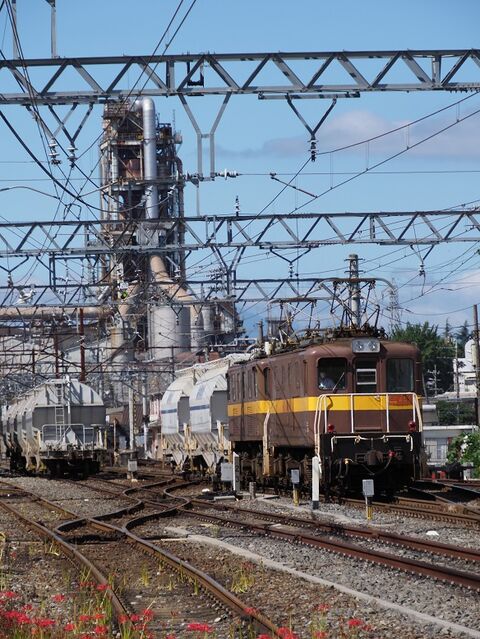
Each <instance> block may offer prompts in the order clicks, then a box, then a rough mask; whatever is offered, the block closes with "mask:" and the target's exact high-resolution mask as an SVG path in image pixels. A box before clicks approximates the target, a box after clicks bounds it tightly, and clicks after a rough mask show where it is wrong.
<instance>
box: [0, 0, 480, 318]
mask: <svg viewBox="0 0 480 639" xmlns="http://www.w3.org/2000/svg"><path fill="white" fill-rule="evenodd" d="M184 4H185V7H187V6H188V5H189V4H190V2H189V1H186V2H185V3H184ZM57 5H58V9H57V11H58V13H57V19H58V54H59V55H60V56H85V55H121V54H145V55H149V54H150V53H152V52H153V50H154V48H155V46H156V44H157V42H158V40H159V38H160V35H161V33H162V32H163V30H164V28H165V26H166V24H167V22H168V20H169V19H170V16H171V15H172V13H173V11H174V10H175V8H176V6H177V2H176V1H170V0H164V1H160V0H157V1H153V0H138V1H137V2H135V3H132V2H126V1H125V0H116V1H113V0H104V1H103V2H98V0H97V1H95V2H93V0H82V2H75V3H74V2H71V1H68V0H57ZM17 6H18V21H19V31H20V37H21V41H22V46H23V50H24V54H25V56H26V57H44V56H48V55H49V7H48V4H47V2H45V1H44V0H18V2H17ZM479 18H480V4H479V3H478V2H477V1H475V0H464V1H459V2H451V1H447V0H436V1H434V0H423V1H421V2H418V0H417V1H413V0H410V1H409V0H407V1H403V2H401V3H398V2H396V3H393V2H384V1H383V2H380V1H373V0H364V1H362V2H358V1H356V2H354V1H351V0H344V2H342V3H333V2H328V3H327V2H321V1H319V0H317V1H304V2H297V3H292V2H290V1H287V0H277V1H273V0H272V1H271V0H262V1H256V2H253V1H251V0H244V1H243V2H241V3H239V2H229V1H225V0H223V1H220V0H197V2H196V4H195V6H194V8H193V10H192V12H191V14H190V15H189V17H188V18H187V20H186V22H185V24H184V25H183V27H182V28H181V30H180V31H179V33H178V35H177V36H176V38H175V40H174V42H173V44H172V45H171V47H170V49H169V52H170V53H185V52H192V53H198V52H203V51H212V52H247V51H254V52H255V51H315V50H316V51H327V50H379V49H405V48H410V49H417V48H418V49H430V48H438V49H444V48H470V47H477V46H478V24H479ZM175 24H176V23H175ZM173 28H175V27H173ZM0 33H1V34H3V39H2V49H3V51H4V54H5V56H6V57H7V58H8V57H10V56H11V38H10V35H9V32H8V28H7V25H6V13H5V11H2V12H1V13H0ZM172 33H173V29H172V30H171V32H170V34H169V37H171V35H172ZM167 39H168V38H167ZM477 72H479V73H480V70H478V69H477ZM465 73H466V74H469V73H470V74H471V75H470V77H471V76H472V75H473V70H471V69H470V68H467V69H466V70H465ZM2 79H3V80H4V81H5V82H6V79H5V76H2V75H0V86H1V83H2ZM32 79H33V76H32ZM35 79H36V78H35ZM4 90H5V87H4ZM462 97H466V96H465V95H458V94H446V93H440V92H439V93H431V92H430V93H429V92H424V93H412V94H393V93H385V94H380V93H374V94H370V95H362V97H361V98H359V99H351V100H341V101H339V103H338V104H337V106H336V107H335V109H334V111H333V112H332V114H331V115H330V117H329V119H328V120H327V122H326V123H325V125H324V127H323V128H322V130H321V131H320V133H319V142H318V149H319V150H320V151H332V150H334V149H336V148H338V147H340V146H343V145H344V144H350V143H352V142H360V141H362V140H368V139H369V138H371V137H373V136H375V135H378V134H379V133H382V132H386V131H389V130H391V129H393V128H396V127H398V126H401V125H405V124H407V123H409V122H412V121H414V120H416V119H417V118H419V117H422V116H425V115H427V114H430V113H432V112H434V111H435V110H437V109H439V108H441V107H445V106H448V105H452V104H453V103H454V102H457V101H458V100H459V99H461V98H462ZM219 102H220V100H219V99H218V98H197V99H196V100H194V101H192V108H193V109H194V112H195V114H196V115H197V116H198V119H199V121H200V122H201V124H202V126H203V128H208V127H209V125H210V124H211V123H212V122H213V119H214V115H215V109H216V108H218V105H219ZM298 106H299V109H301V111H302V113H304V115H305V117H306V119H307V120H308V121H310V122H312V123H313V122H315V121H316V120H318V118H319V117H320V115H321V112H322V110H323V109H324V108H325V106H326V105H325V103H324V101H320V100H306V101H302V102H301V104H299V105H298ZM157 108H158V110H159V112H160V114H161V118H162V119H164V120H166V121H169V120H171V119H172V118H173V117H174V118H175V121H176V125H177V128H178V129H180V130H181V132H182V134H183V138H184V142H183V144H182V147H181V149H180V155H181V157H182V159H183V161H184V166H185V170H186V171H189V172H194V171H195V170H196V151H195V140H194V135H193V130H192V128H191V125H190V123H189V122H188V120H187V118H186V116H185V114H184V112H183V111H182V107H181V105H180V103H179V102H178V101H177V100H172V99H169V100H157ZM478 109H480V96H473V97H471V99H469V100H467V101H466V102H464V103H463V104H462V105H461V106H459V107H454V108H451V109H449V110H446V111H444V112H443V113H441V114H439V115H438V116H435V117H432V118H429V119H428V120H426V121H425V122H423V123H422V124H421V125H417V126H411V127H409V128H408V131H407V130H405V129H404V130H403V131H402V133H399V134H396V135H390V136H386V137H385V138H382V140H381V141H379V142H376V143H371V144H369V145H366V144H363V145H359V146H358V147H356V148H355V149H354V150H352V151H346V152H339V153H334V154H332V153H327V154H326V155H323V156H320V157H319V158H318V159H317V162H315V164H309V165H308V167H307V168H306V169H305V171H304V172H302V174H301V175H300V176H299V177H298V179H297V182H296V184H297V185H298V186H299V187H300V188H303V189H306V190H307V191H309V192H312V193H316V194H318V193H322V192H323V191H325V190H327V191H329V187H330V186H332V185H337V184H338V183H339V182H340V181H341V180H343V179H345V175H344V174H346V173H350V172H361V171H363V169H364V168H365V166H366V164H367V162H368V163H369V164H370V165H371V164H373V163H375V162H377V161H381V160H383V159H385V158H387V157H389V156H390V155H393V154H394V153H397V152H399V151H400V150H402V148H404V147H405V145H406V143H407V141H408V143H409V144H411V143H412V141H415V140H419V139H421V138H422V137H424V136H425V135H427V134H430V133H432V132H435V131H438V130H439V129H441V128H443V127H444V126H446V125H448V124H450V123H451V122H453V121H455V120H456V119H458V118H461V117H464V116H465V115H466V114H468V113H473V112H475V111H476V110H478ZM4 112H5V114H6V115H7V116H8V117H9V118H10V119H11V121H12V122H13V123H14V124H15V126H16V127H17V129H18V130H19V131H21V133H22V135H23V137H24V138H25V139H28V140H29V144H30V145H31V148H32V149H33V150H34V151H35V152H36V153H38V155H40V156H41V154H42V153H43V151H42V147H41V145H40V137H39V134H38V131H37V129H36V127H35V125H34V123H33V121H32V119H31V117H30V116H29V115H28V114H26V113H25V112H24V111H22V110H21V109H19V108H17V107H5V108H4ZM100 115H101V108H100V107H96V110H95V114H94V116H93V117H92V118H91V119H90V121H89V122H88V125H87V126H86V127H85V130H84V132H82V135H81V138H80V139H79V150H80V151H82V150H84V149H86V148H87V147H88V146H89V145H90V144H91V143H92V142H93V141H94V140H95V138H96V137H97V136H98V135H99V133H100ZM0 129H1V139H2V145H1V149H2V151H1V152H0V161H1V162H2V163H1V164H0V174H1V178H0V179H2V181H3V182H2V184H0V187H2V186H4V185H5V187H7V186H11V185H14V184H23V185H27V186H34V187H35V188H39V189H41V190H44V191H46V192H49V193H53V192H54V191H53V189H52V186H51V185H50V184H49V182H48V181H43V180H44V178H45V176H44V175H42V173H41V172H40V171H39V169H38V168H37V167H36V166H35V165H34V164H32V163H31V162H25V161H26V160H28V158H27V156H26V154H25V152H24V151H23V150H22V149H21V148H20V147H19V145H18V143H16V142H15V141H14V140H13V138H12V136H11V134H10V133H9V132H8V131H6V129H5V127H4V125H3V124H2V125H1V127H0ZM479 130H480V116H479V115H473V116H472V117H470V118H469V119H468V120H466V121H465V122H463V123H459V124H457V125H455V126H454V127H453V128H451V129H450V130H449V131H448V132H447V133H445V134H442V135H438V136H436V137H435V138H434V139H433V140H432V141H431V142H429V143H428V144H422V145H420V146H419V147H417V148H416V149H415V150H412V151H410V152H408V153H405V154H403V155H401V156H400V157H399V158H397V159H396V160H392V161H390V162H387V163H386V164H385V165H383V166H382V169H383V171H384V172H382V173H377V174H368V175H366V176H361V177H358V178H357V179H354V180H353V181H352V182H350V183H349V184H348V185H345V186H341V187H338V188H335V189H333V190H331V191H329V192H327V193H326V194H325V195H324V196H322V197H321V198H319V199H318V200H317V201H316V202H315V203H314V204H312V205H311V206H310V207H308V208H307V209H304V210H311V211H339V212H340V211H376V210H422V209H436V208H440V209H443V208H447V207H451V206H454V205H457V204H460V203H464V202H471V201H474V200H478V199H480V187H478V175H479V173H478V172H480V166H479V159H480V157H479V156H480V151H479V149H480V134H479ZM307 155H308V134H307V132H306V131H305V130H304V128H303V126H302V125H301V124H300V122H299V121H298V120H297V119H296V118H295V116H294V114H293V113H292V112H291V111H290V109H289V107H288V105H287V104H286V103H284V102H281V101H259V100H257V99H256V98H255V97H253V96H250V97H243V96H242V97H238V98H235V97H234V98H232V100H231V101H230V104H229V106H228V107H227V110H226V112H225V115H224V117H223V119H222V122H221V124H220V126H219V129H218V132H217V169H223V168H228V169H231V170H236V171H238V172H239V173H241V174H242V175H241V176H240V177H238V178H237V179H236V180H231V181H224V180H216V181H215V182H213V183H205V184H203V185H202V188H201V208H202V212H203V213H228V212H231V211H233V208H234V202H235V197H236V196H237V195H238V197H239V199H240V205H241V209H242V211H244V212H252V213H257V212H258V211H260V210H261V209H262V208H263V207H264V206H265V204H267V203H268V202H269V201H270V200H271V199H272V197H273V196H275V195H276V194H277V193H278V191H279V189H280V185H279V184H278V183H275V182H273V181H272V180H271V179H270V177H269V173H270V172H272V171H274V172H277V173H279V174H280V173H285V174H287V175H286V176H285V178H286V179H288V174H293V173H295V172H296V171H297V170H298V169H299V167H300V166H301V165H302V164H303V163H304V161H305V159H306V158H307ZM97 157H98V152H97V149H96V146H95V145H94V146H93V147H92V148H91V149H90V150H89V151H87V152H86V153H85V155H84V156H83V157H82V159H81V161H80V165H81V167H82V169H83V170H85V171H89V170H91V169H92V167H93V166H94V164H95V162H96V160H97ZM12 160H13V161H15V162H19V164H8V163H5V162H11V161H12ZM63 169H64V170H67V169H68V165H67V164H64V165H63ZM252 174H256V175H252ZM74 177H80V175H74ZM30 180H35V182H32V181H30ZM76 183H78V184H79V185H80V184H82V182H81V181H78V182H76ZM86 190H89V189H88V188H87V189H86ZM91 201H92V203H96V204H98V202H96V200H95V198H94V197H93V198H92V200H91ZM304 201H305V198H304V196H302V195H300V194H299V193H298V192H296V191H294V190H292V189H290V190H287V192H286V193H285V194H284V195H282V197H280V198H279V199H278V200H277V201H276V202H275V203H274V205H272V206H271V207H270V208H269V209H267V210H269V211H276V212H280V211H286V212H288V211H290V210H292V209H293V208H295V207H297V206H299V205H301V204H302V203H303V202H304ZM186 203H187V213H194V212H195V191H194V188H193V187H192V186H189V187H187V192H186ZM55 206H56V203H55V201H54V200H53V199H51V198H48V197H46V196H43V195H39V194H36V193H33V192H32V191H28V190H24V189H21V190H18V189H16V190H14V191H4V192H0V214H1V215H3V216H4V217H5V218H7V219H9V220H13V219H20V218H22V219H26V220H31V219H40V218H43V219H51V218H52V216H53V214H54V208H55ZM354 251H357V252H358V253H359V254H360V256H361V258H363V259H364V262H363V265H364V266H363V268H364V270H365V272H366V273H368V274H369V275H377V276H382V277H385V278H387V279H393V278H394V279H395V281H396V282H397V283H398V285H399V286H400V287H401V288H400V302H401V306H402V308H403V309H404V312H403V317H402V318H403V320H404V321H407V320H409V321H423V320H428V321H431V322H434V323H439V324H440V325H442V326H443V324H444V323H445V320H446V319H447V318H449V319H450V322H451V323H452V324H454V325H458V324H461V323H463V321H464V320H465V319H467V320H469V321H470V318H471V311H470V308H469V307H470V306H471V305H472V304H473V303H477V302H479V301H480V278H479V277H478V274H477V271H478V264H479V257H478V256H477V254H476V252H475V251H476V246H474V245H467V244H450V245H446V246H443V247H441V248H436V249H435V250H434V251H433V252H432V253H431V255H430V256H429V257H428V258H427V260H426V261H425V265H424V267H425V277H423V276H421V275H419V271H420V265H421V255H419V253H418V251H417V250H412V249H410V248H408V247H407V248H399V247H385V248H382V247H368V246H357V247H355V246H352V245H350V246H344V247H329V248H323V249H320V250H318V251H316V252H315V253H314V254H310V255H309V256H308V258H304V259H302V260H301V262H300V273H301V274H305V275H307V274H308V275H312V276H313V275H316V274H318V275H319V276H327V274H330V275H342V273H343V270H344V259H345V258H346V256H347V255H348V254H349V253H351V252H354ZM199 259H200V257H199V256H196V257H195V261H199ZM260 260H261V262H260V263H261V264H262V272H265V274H267V273H271V274H277V273H278V274H285V275H286V274H287V271H288V267H287V265H286V263H285V262H281V261H280V262H278V261H275V260H273V259H272V258H270V259H266V257H265V256H261V257H260ZM209 261H210V260H209V259H205V260H204V261H203V262H201V265H202V266H203V265H205V267H206V269H207V272H208V268H209ZM258 264H259V258H258V257H255V256H254V255H252V258H251V261H249V262H246V263H245V265H244V267H243V268H244V270H243V271H242V275H245V276H248V275H249V276H252V277H254V276H255V275H256V274H258ZM448 289H449V290H448ZM430 290H431V292H430ZM457 309H465V310H457ZM258 312H259V310H258V308H257V309H251V310H250V311H248V313H247V315H248V319H249V320H250V321H251V322H253V321H255V320H256V319H257V317H256V314H257V313H258ZM322 317H324V318H326V317H327V314H326V310H325V309H322Z"/></svg>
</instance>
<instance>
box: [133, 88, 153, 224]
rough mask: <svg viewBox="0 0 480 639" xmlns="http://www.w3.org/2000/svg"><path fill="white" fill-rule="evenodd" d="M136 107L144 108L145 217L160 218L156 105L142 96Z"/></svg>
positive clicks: (150, 99) (149, 218) (150, 218)
mask: <svg viewBox="0 0 480 639" xmlns="http://www.w3.org/2000/svg"><path fill="white" fill-rule="evenodd" d="M135 108H136V109H137V110H139V109H141V110H142V122H143V178H144V180H145V182H146V183H147V186H146V189H145V196H146V199H145V217H146V218H147V219H148V220H156V219H158V185H157V183H156V180H157V175H158V174H157V128H156V118H155V105H154V103H153V100H152V98H142V99H141V100H137V101H136V102H135Z"/></svg>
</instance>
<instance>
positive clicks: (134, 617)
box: [130, 615, 142, 623]
mask: <svg viewBox="0 0 480 639" xmlns="http://www.w3.org/2000/svg"><path fill="white" fill-rule="evenodd" d="M141 619H142V618H141V617H140V615H130V621H131V622H132V623H136V622H137V621H141Z"/></svg>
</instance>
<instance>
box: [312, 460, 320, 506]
mask: <svg viewBox="0 0 480 639" xmlns="http://www.w3.org/2000/svg"><path fill="white" fill-rule="evenodd" d="M319 502H320V459H319V458H318V457H317V456H315V457H312V510H318V506H319Z"/></svg>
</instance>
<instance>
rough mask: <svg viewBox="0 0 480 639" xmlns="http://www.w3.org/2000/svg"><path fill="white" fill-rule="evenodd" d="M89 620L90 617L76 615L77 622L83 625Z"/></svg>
mask: <svg viewBox="0 0 480 639" xmlns="http://www.w3.org/2000/svg"><path fill="white" fill-rule="evenodd" d="M90 619H91V617H90V615H78V621H80V623H85V622H86V621H90Z"/></svg>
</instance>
